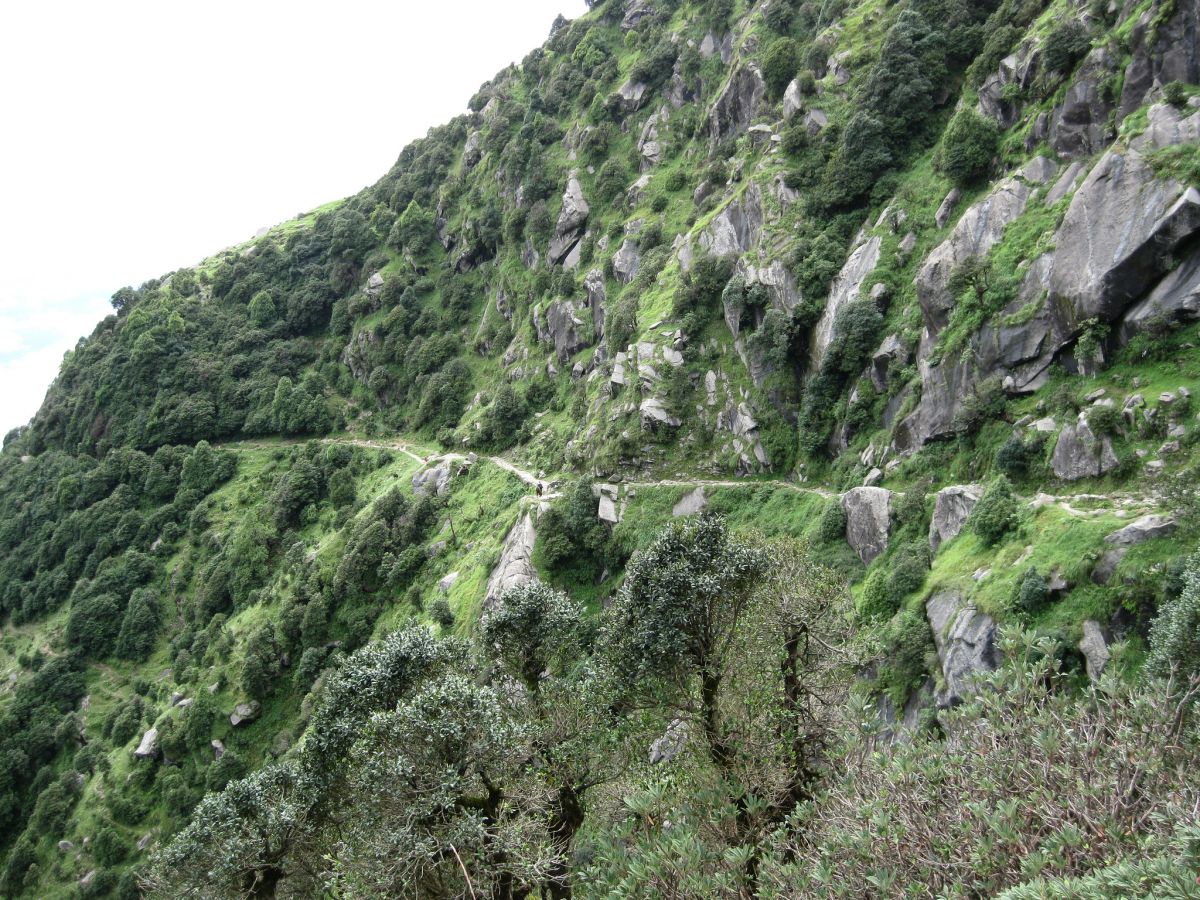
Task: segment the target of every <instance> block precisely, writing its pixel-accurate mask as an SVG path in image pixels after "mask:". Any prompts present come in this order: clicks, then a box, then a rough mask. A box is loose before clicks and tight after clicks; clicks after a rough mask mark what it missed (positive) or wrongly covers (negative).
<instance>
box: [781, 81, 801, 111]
mask: <svg viewBox="0 0 1200 900" xmlns="http://www.w3.org/2000/svg"><path fill="white" fill-rule="evenodd" d="M803 109H804V95H803V94H801V93H800V81H799V80H798V79H796V78H793V79H792V81H791V83H790V84H789V85H788V86H787V90H786V91H784V92H783V117H784V118H785V119H786V120H787V121H789V122H790V121H792V119H794V118H795V117H796V113H798V112H800V111H802V110H803Z"/></svg>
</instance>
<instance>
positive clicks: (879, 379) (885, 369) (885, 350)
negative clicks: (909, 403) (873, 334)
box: [870, 334, 910, 394]
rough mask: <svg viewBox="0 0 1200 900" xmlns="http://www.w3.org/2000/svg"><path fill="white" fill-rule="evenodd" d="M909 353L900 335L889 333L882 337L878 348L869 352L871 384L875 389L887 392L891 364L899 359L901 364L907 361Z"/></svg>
mask: <svg viewBox="0 0 1200 900" xmlns="http://www.w3.org/2000/svg"><path fill="white" fill-rule="evenodd" d="M909 358H910V354H909V352H908V348H907V347H905V346H904V342H903V341H902V340H900V335H898V334H889V335H888V336H887V337H885V338H884V339H883V343H881V344H880V345H879V348H878V349H877V350H876V351H875V352H874V353H872V354H871V371H870V375H871V384H872V385H874V386H875V390H877V391H879V393H881V394H883V393H886V392H887V388H888V375H889V373H890V372H891V369H892V365H893V364H894V363H896V362H897V361H899V363H900V364H901V365H903V364H904V363H907V362H908V361H909Z"/></svg>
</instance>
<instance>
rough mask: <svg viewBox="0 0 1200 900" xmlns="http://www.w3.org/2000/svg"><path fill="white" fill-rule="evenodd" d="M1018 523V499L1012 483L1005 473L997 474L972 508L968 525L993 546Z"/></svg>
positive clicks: (987, 543)
mask: <svg viewBox="0 0 1200 900" xmlns="http://www.w3.org/2000/svg"><path fill="white" fill-rule="evenodd" d="M1016 524H1017V499H1016V497H1015V496H1013V490H1012V485H1011V484H1010V483H1009V481H1008V479H1007V478H1005V477H1004V476H1003V475H997V476H996V478H994V479H993V480H992V482H991V484H989V485H988V486H987V490H985V491H984V492H983V496H982V497H980V498H979V502H978V503H976V504H975V508H974V509H973V510H971V515H970V518H968V519H967V527H968V528H970V529H971V531H973V532H974V533H975V534H976V535H978V536H979V539H980V540H981V541H983V543H984V544H986V545H987V546H989V547H990V546H992V545H994V544H997V543H999V542H1000V540H1001V539H1002V538H1003V537H1004V536H1005V535H1006V534H1008V532H1009V531H1011V530H1012V529H1013V528H1014V527H1015V526H1016Z"/></svg>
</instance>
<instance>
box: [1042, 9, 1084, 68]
mask: <svg viewBox="0 0 1200 900" xmlns="http://www.w3.org/2000/svg"><path fill="white" fill-rule="evenodd" d="M1091 45H1092V39H1091V36H1090V35H1089V34H1088V30H1087V28H1086V27H1085V26H1084V24H1083V23H1082V22H1080V21H1079V20H1078V19H1067V20H1066V21H1060V22H1059V23H1058V24H1057V25H1055V26H1054V28H1053V29H1051V31H1050V33H1049V34H1047V35H1046V40H1045V41H1044V42H1043V43H1042V65H1043V66H1044V71H1046V72H1051V73H1053V74H1056V75H1066V74H1068V73H1069V72H1070V71H1071V70H1072V69H1074V68H1075V64H1076V63H1077V62H1079V60H1081V59H1083V57H1084V56H1085V55H1086V54H1087V52H1088V49H1089V48H1090V47H1091Z"/></svg>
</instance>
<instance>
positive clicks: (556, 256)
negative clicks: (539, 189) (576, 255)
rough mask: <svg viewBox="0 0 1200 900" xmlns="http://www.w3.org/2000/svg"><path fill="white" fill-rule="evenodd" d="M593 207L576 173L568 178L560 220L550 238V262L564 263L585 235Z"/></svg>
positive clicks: (559, 215)
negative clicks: (584, 231) (584, 194)
mask: <svg viewBox="0 0 1200 900" xmlns="http://www.w3.org/2000/svg"><path fill="white" fill-rule="evenodd" d="M591 212H592V208H591V207H590V206H589V205H588V202H587V200H586V199H584V196H583V186H582V185H581V184H580V183H579V178H578V176H577V175H575V173H571V177H570V178H568V179H567V189H566V191H565V192H563V204H562V209H561V210H560V211H559V214H558V222H557V224H556V225H555V226H554V236H553V237H552V238H550V249H549V256H550V262H552V263H554V264H555V265H562V264H563V262H564V261H566V259H567V257H568V256H569V255H570V253H571V251H572V250H574V249H575V245H576V244H578V243H579V241H580V239H581V238H582V237H583V228H584V226H585V225H586V224H587V220H588V216H589V215H591Z"/></svg>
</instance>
